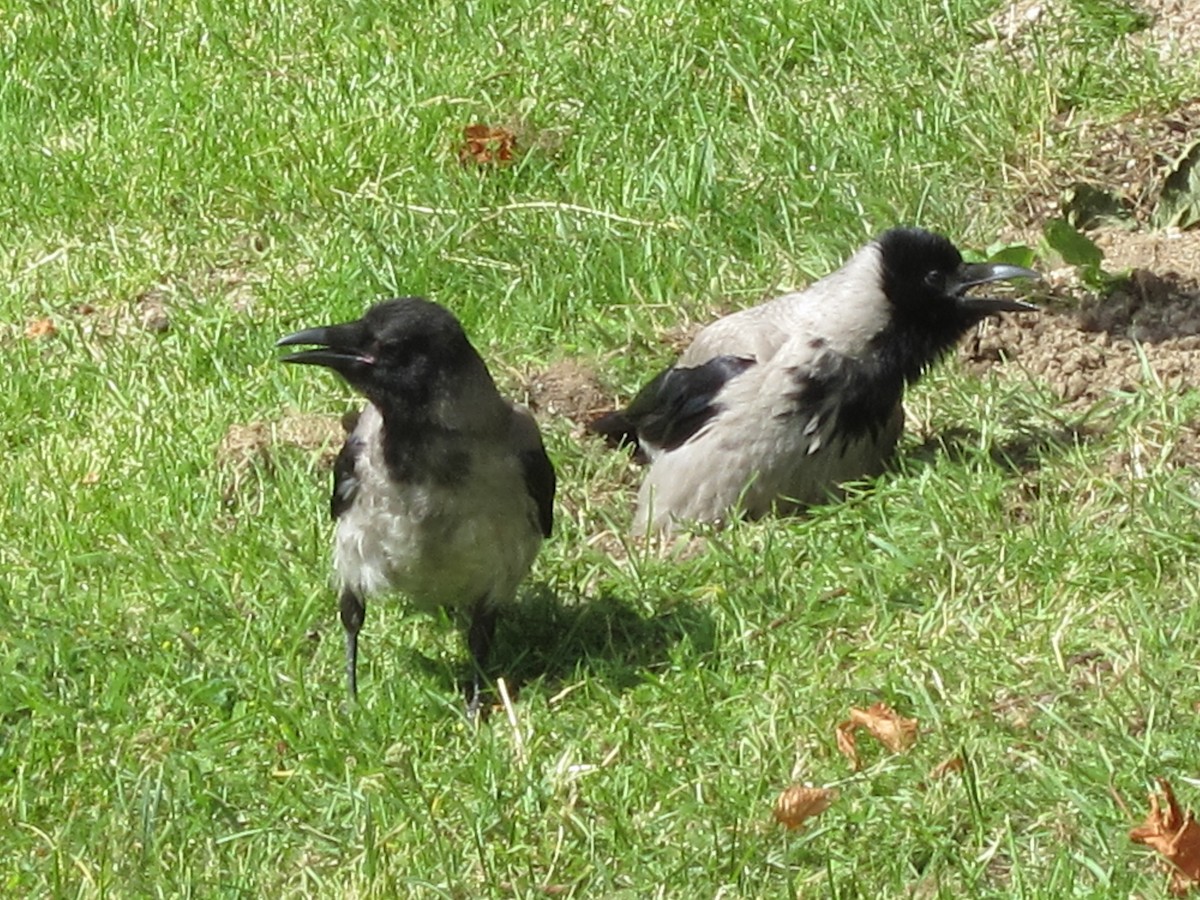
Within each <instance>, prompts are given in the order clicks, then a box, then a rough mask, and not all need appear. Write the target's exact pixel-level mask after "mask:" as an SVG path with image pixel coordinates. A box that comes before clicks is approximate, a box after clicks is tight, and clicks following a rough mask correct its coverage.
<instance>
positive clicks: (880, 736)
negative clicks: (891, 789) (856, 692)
mask: <svg viewBox="0 0 1200 900" xmlns="http://www.w3.org/2000/svg"><path fill="white" fill-rule="evenodd" d="M860 728H865V729H866V730H867V731H868V732H870V734H871V736H872V737H874V738H875V740H877V741H879V743H881V744H883V746H885V747H887V748H888V749H889V750H891V751H892V752H893V753H900V752H901V751H903V750H907V749H908V748H909V747H911V746H912V745H913V743H914V742H915V741H916V739H917V720H916V719H905V718H904V717H902V716H899V715H897V714H896V712H895V711H894V710H893V709H892V708H891V707H890V706H888V705H887V704H886V703H876V704H874V705H873V706H871V707H869V708H867V709H857V708H856V707H851V708H850V718H849V719H847V720H846V721H845V722H841V723H839V724H838V726H837V728H836V729H835V730H834V735H835V736H836V738H837V745H838V750H839V751H841V753H842V755H843V756H845V757H846V758H847V759H849V760H850V765H851V766H853V767H854V768H855V769H857V768H858V767H859V759H858V746H857V743H856V740H855V737H854V732H855V731H857V730H858V729H860Z"/></svg>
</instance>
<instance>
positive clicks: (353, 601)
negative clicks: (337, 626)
mask: <svg viewBox="0 0 1200 900" xmlns="http://www.w3.org/2000/svg"><path fill="white" fill-rule="evenodd" d="M366 616H367V607H366V604H365V603H364V602H363V599H362V598H361V597H359V596H358V594H356V593H354V591H352V590H350V588H343V589H342V628H343V629H345V632H346V687H347V689H348V690H349V692H350V699H351V700H355V699H357V697H358V632H359V631H360V630H361V629H362V624H363V619H365V618H366Z"/></svg>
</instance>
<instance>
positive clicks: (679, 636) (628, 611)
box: [418, 585, 716, 692]
mask: <svg viewBox="0 0 1200 900" xmlns="http://www.w3.org/2000/svg"><path fill="white" fill-rule="evenodd" d="M715 641H716V638H715V626H714V625H713V621H712V617H711V616H710V615H709V613H708V612H707V611H706V610H704V609H702V608H700V607H697V606H694V605H691V604H687V603H675V604H673V605H672V608H671V609H669V610H666V611H663V612H658V613H652V614H644V613H643V612H641V611H640V610H639V609H638V608H637V607H636V606H635V604H633V603H632V602H630V601H628V600H624V599H622V598H620V597H618V596H616V595H613V594H604V595H602V596H600V597H596V598H592V599H587V600H579V601H577V602H572V603H564V602H563V601H562V599H561V598H560V597H559V596H558V595H556V594H555V593H554V592H553V591H552V590H550V589H549V588H548V587H547V586H545V585H533V586H530V587H528V588H526V590H524V591H523V592H522V595H521V598H520V600H519V601H518V603H517V604H515V605H514V606H512V607H510V608H508V609H506V610H505V611H504V613H503V614H502V615H501V616H500V619H499V622H498V624H497V627H496V640H495V643H494V644H493V645H492V652H491V658H490V660H489V661H488V666H487V669H488V676H489V678H493V679H494V678H497V677H500V676H503V677H504V679H505V682H506V683H507V685H508V687H509V690H510V691H513V692H516V691H519V690H520V688H521V686H522V685H525V684H528V683H530V682H533V681H539V680H540V681H543V682H545V683H546V685H547V686H548V688H549V689H550V690H551V691H553V690H554V689H555V685H557V684H558V683H560V682H562V681H564V680H566V679H568V678H570V677H572V676H574V675H576V674H577V673H578V674H582V673H586V674H587V675H588V676H589V677H590V678H593V679H595V680H597V681H599V682H601V683H603V684H605V685H606V686H608V687H609V688H611V689H613V690H617V691H624V690H628V689H629V688H632V687H634V686H635V685H637V684H638V683H639V682H640V681H641V680H642V677H643V676H644V674H645V673H646V672H650V671H654V670H656V669H661V668H663V667H665V666H666V665H667V663H668V661H669V659H670V655H671V649H672V648H673V647H674V646H675V645H677V644H680V643H684V642H686V643H688V644H690V645H691V646H692V648H693V649H694V651H695V652H696V653H697V654H702V653H706V652H709V651H711V650H712V648H713V646H714V644H715ZM464 650H465V648H464ZM465 655H466V654H465V653H464V660H463V664H462V665H461V666H457V667H456V672H455V674H456V676H457V682H456V684H455V685H454V686H455V687H456V688H457V687H461V685H463V684H465V683H466V682H467V681H469V680H470V673H471V669H470V664H469V663H468V662H467V661H466V659H465ZM418 664H419V665H421V666H422V667H423V668H426V669H427V670H429V671H430V672H431V673H433V672H436V673H437V674H439V675H441V676H443V677H445V675H447V674H448V673H447V670H446V669H445V668H443V667H442V666H441V665H439V664H438V663H437V662H435V661H434V660H432V659H428V658H424V657H420V662H418ZM449 687H450V685H447V688H449Z"/></svg>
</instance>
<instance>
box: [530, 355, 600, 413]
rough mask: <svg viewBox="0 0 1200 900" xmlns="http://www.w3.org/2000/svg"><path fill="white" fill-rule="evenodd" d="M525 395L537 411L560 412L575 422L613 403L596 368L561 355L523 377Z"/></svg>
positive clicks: (532, 407) (531, 406)
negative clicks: (555, 360) (554, 360)
mask: <svg viewBox="0 0 1200 900" xmlns="http://www.w3.org/2000/svg"><path fill="white" fill-rule="evenodd" d="M524 391H525V396H526V397H527V398H528V403H529V406H530V408H531V409H532V410H533V411H534V412H535V413H538V414H540V415H550V416H563V417H564V418H567V419H570V420H571V421H572V422H574V423H575V424H577V425H584V424H586V423H587V422H590V421H591V420H592V419H593V418H595V417H596V416H598V415H599V414H600V413H602V412H605V411H607V410H609V409H612V407H613V399H612V397H611V395H610V394H609V392H608V391H606V390H605V389H604V386H603V385H602V384H601V383H600V379H599V377H598V376H597V375H596V372H595V371H594V370H593V369H591V368H589V367H588V366H585V365H584V364H583V363H581V362H579V361H578V360H574V359H561V360H559V361H558V362H555V363H551V364H550V366H549V367H548V368H546V369H542V370H540V371H537V372H533V373H532V374H530V375H529V376H527V377H526V378H525V384H524Z"/></svg>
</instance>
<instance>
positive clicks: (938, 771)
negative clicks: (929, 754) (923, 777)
mask: <svg viewBox="0 0 1200 900" xmlns="http://www.w3.org/2000/svg"><path fill="white" fill-rule="evenodd" d="M964 765H965V764H964V763H963V758H962V757H961V756H957V755H956V756H951V757H950V758H949V759H943V760H942V761H941V762H940V763H938V764H937V765H936V766H934V767H933V768H932V769H930V770H929V780H930V781H937V780H938V779H939V778H945V777H946V776H947V775H948V774H950V773H951V772H961V771H962V770H963V766H964Z"/></svg>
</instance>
